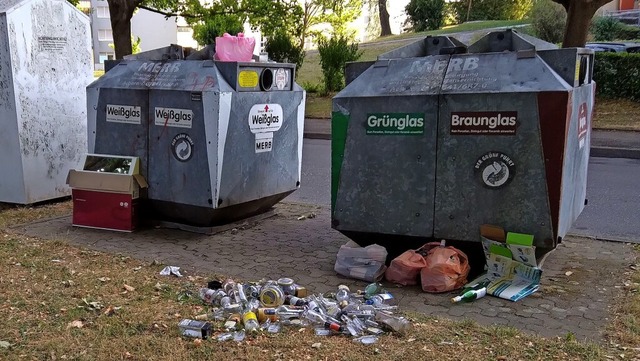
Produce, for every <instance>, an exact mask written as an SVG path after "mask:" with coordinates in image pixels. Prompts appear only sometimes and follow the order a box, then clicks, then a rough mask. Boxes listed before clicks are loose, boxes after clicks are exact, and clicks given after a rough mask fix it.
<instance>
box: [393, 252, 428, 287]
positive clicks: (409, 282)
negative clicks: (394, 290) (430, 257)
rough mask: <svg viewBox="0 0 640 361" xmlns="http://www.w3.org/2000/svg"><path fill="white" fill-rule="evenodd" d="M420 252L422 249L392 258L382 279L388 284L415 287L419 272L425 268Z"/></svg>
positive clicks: (425, 263)
mask: <svg viewBox="0 0 640 361" xmlns="http://www.w3.org/2000/svg"><path fill="white" fill-rule="evenodd" d="M421 251H422V248H419V249H417V250H413V249H410V250H408V251H405V252H404V253H402V254H401V255H399V256H398V257H396V258H394V259H393V260H392V261H391V264H390V265H389V268H387V271H386V272H385V273H384V278H386V280H387V281H389V282H393V283H397V284H401V285H403V286H413V285H417V284H418V278H419V277H420V271H422V269H423V268H425V267H426V266H427V261H426V260H425V259H424V257H422V254H421Z"/></svg>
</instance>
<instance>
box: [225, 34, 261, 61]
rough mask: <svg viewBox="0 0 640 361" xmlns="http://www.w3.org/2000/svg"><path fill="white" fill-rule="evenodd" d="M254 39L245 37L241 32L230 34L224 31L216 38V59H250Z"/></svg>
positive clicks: (254, 43) (254, 42) (254, 44)
mask: <svg viewBox="0 0 640 361" xmlns="http://www.w3.org/2000/svg"><path fill="white" fill-rule="evenodd" d="M255 47H256V39H254V38H245V37H244V34H243V33H238V36H232V35H229V34H227V33H224V35H223V36H219V37H217V38H216V55H215V59H216V60H222V61H251V59H252V57H253V49H254V48H255Z"/></svg>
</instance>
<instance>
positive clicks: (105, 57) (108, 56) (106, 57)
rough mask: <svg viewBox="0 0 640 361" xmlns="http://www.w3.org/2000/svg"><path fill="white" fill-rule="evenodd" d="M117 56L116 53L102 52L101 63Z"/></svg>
mask: <svg viewBox="0 0 640 361" xmlns="http://www.w3.org/2000/svg"><path fill="white" fill-rule="evenodd" d="M115 58H116V55H115V54H114V53H100V64H104V61H105V60H114V59H115Z"/></svg>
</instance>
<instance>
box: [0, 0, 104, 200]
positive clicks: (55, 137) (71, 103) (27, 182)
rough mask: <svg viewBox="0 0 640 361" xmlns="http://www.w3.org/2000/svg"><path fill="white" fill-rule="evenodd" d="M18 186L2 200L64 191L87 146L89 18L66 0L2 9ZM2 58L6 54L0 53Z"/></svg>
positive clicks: (36, 0)
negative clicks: (17, 144)
mask: <svg viewBox="0 0 640 361" xmlns="http://www.w3.org/2000/svg"><path fill="white" fill-rule="evenodd" d="M5 29H8V30H5V31H7V32H8V36H7V38H8V39H7V40H8V41H7V42H6V43H3V44H2V46H4V47H8V51H9V56H10V59H11V60H10V61H11V68H12V82H13V84H12V85H11V86H12V87H13V91H14V98H15V117H14V118H12V119H2V121H3V122H7V124H9V125H11V126H13V124H16V125H17V129H18V134H17V138H18V139H19V142H20V156H19V157H17V158H14V159H10V160H9V163H8V164H5V165H2V166H0V167H1V169H3V170H4V169H10V170H12V169H17V168H18V167H19V166H20V164H21V165H22V169H23V172H24V174H23V180H24V191H23V192H22V194H19V193H20V190H16V189H9V188H8V187H3V188H0V190H1V191H2V192H0V201H5V202H13V203H23V204H26V203H33V202H39V201H43V200H47V199H52V198H58V197H62V196H65V195H68V194H69V188H68V187H67V186H66V176H67V173H68V171H69V169H71V168H75V167H77V166H78V165H79V162H80V158H81V157H82V155H83V154H84V153H86V151H87V146H86V144H87V134H86V123H87V120H86V93H85V88H86V86H87V85H88V84H89V83H90V82H91V81H92V80H93V69H92V60H91V59H92V57H91V37H90V27H89V18H88V17H87V16H85V15H84V14H82V13H81V12H80V11H79V10H77V9H76V8H75V7H73V6H72V5H71V4H69V3H68V2H67V1H66V0H25V1H23V2H21V3H20V6H19V7H17V8H14V9H13V10H11V11H9V12H7V13H6V26H5ZM3 58H4V57H3ZM5 166H6V167H5Z"/></svg>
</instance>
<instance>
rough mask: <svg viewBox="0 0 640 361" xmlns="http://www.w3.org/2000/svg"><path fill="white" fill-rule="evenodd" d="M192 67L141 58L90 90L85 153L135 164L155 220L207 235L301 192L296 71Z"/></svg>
mask: <svg viewBox="0 0 640 361" xmlns="http://www.w3.org/2000/svg"><path fill="white" fill-rule="evenodd" d="M189 58H190V57H189V56H187V57H185V49H183V48H181V47H178V46H173V45H172V46H170V47H167V48H162V49H157V50H154V51H150V52H147V53H142V54H137V55H135V56H131V57H128V59H125V60H123V61H122V62H120V63H118V64H117V65H115V66H114V67H113V68H111V69H110V70H109V71H108V72H106V73H105V75H104V76H102V77H101V78H100V79H98V80H97V81H95V82H94V83H93V84H91V85H90V86H88V87H87V106H88V111H89V123H88V135H89V151H90V152H91V153H99V154H114V155H127V156H136V157H139V158H140V159H141V169H140V172H141V174H142V175H143V176H144V178H145V179H146V180H147V183H148V184H149V188H148V199H147V204H148V207H147V211H150V212H151V214H150V216H151V217H153V218H157V219H161V220H167V221H172V222H179V223H184V224H189V225H194V226H211V225H217V224H223V223H227V222H230V221H233V220H236V219H240V218H244V217H247V216H251V215H254V214H258V213H260V212H263V211H265V210H267V209H269V208H270V207H271V206H273V205H274V204H275V203H277V202H279V201H280V200H282V199H283V198H284V197H286V196H287V195H288V194H290V193H292V192H293V191H295V190H296V189H297V188H298V187H299V186H300V176H301V161H302V138H303V127H304V106H305V92H304V90H303V89H302V88H300V87H299V86H298V85H297V84H296V83H295V81H294V79H295V78H294V72H295V66H294V65H292V64H281V63H274V62H242V63H241V62H218V61H216V62H214V61H212V60H188V59H189ZM209 59H210V58H209Z"/></svg>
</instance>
